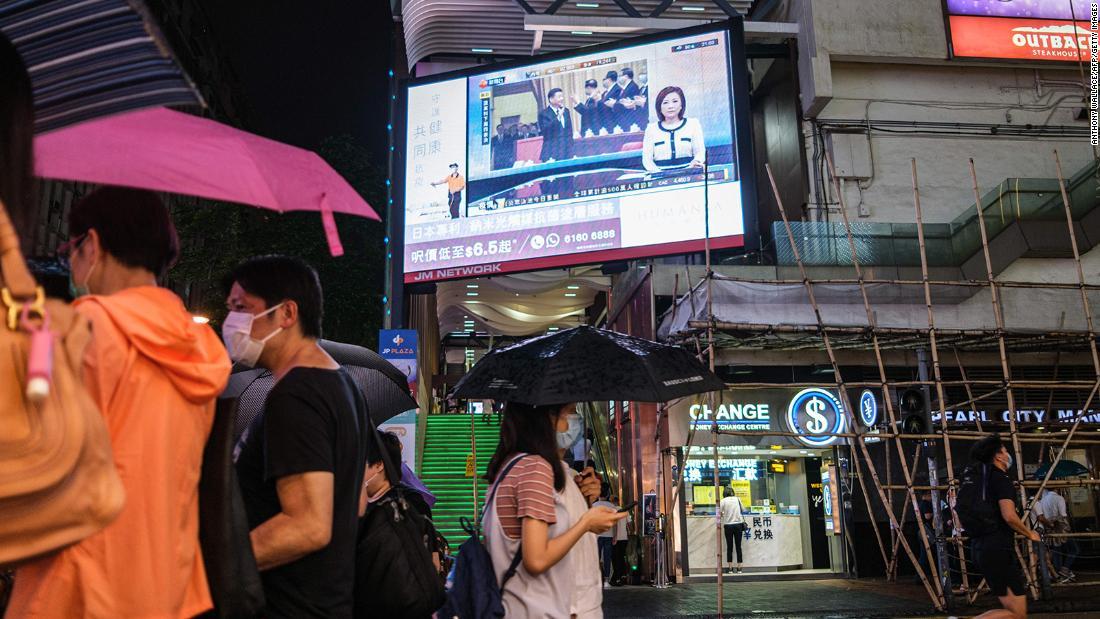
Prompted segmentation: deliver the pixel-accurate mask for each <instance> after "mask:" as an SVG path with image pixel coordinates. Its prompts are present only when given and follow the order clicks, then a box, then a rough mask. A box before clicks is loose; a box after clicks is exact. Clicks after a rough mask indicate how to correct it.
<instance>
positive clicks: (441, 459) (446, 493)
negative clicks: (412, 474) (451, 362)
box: [420, 415, 500, 550]
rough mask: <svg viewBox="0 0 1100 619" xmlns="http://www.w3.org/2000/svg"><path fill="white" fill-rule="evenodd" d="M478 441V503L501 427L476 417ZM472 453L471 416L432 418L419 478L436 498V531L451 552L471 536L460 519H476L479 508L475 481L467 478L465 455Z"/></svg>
mask: <svg viewBox="0 0 1100 619" xmlns="http://www.w3.org/2000/svg"><path fill="white" fill-rule="evenodd" d="M474 437H475V439H476V441H477V482H478V488H477V489H478V504H479V505H480V503H481V502H482V501H484V500H485V487H486V485H487V484H486V483H485V480H484V476H485V468H486V466H487V465H488V464H489V459H490V458H492V456H493V452H494V451H495V450H496V448H497V443H499V442H500V427H499V426H497V425H496V424H492V425H486V424H485V423H484V422H483V421H482V420H481V417H480V416H474ZM470 453H471V450H470V416H469V415H429V416H428V419H427V429H426V431H425V435H424V457H423V460H422V461H421V465H420V469H421V470H420V479H421V481H423V482H424V485H425V486H427V487H428V489H429V490H431V491H432V493H433V494H435V496H436V499H437V500H436V504H435V507H433V508H432V520H433V522H434V523H435V527H436V529H438V530H439V532H441V533H442V534H443V535H444V537H446V538H447V541H448V542H450V544H451V548H452V550H457V549H458V545H459V544H461V543H462V542H463V541H465V540H466V538H467V537H468V536H467V534H466V532H465V531H463V530H462V525H461V524H460V523H459V519H460V518H461V517H463V516H465V517H467V518H469V519H471V520H473V518H474V515H475V513H476V512H475V509H476V506H475V505H474V500H473V492H474V490H473V482H474V480H473V479H472V478H470V477H466V456H467V455H468V454H470Z"/></svg>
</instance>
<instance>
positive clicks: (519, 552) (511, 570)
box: [477, 453, 530, 592]
mask: <svg viewBox="0 0 1100 619" xmlns="http://www.w3.org/2000/svg"><path fill="white" fill-rule="evenodd" d="M528 455H530V454H525V453H521V454H519V455H517V456H516V457H515V458H512V460H511V461H510V462H509V463H508V464H506V465H504V468H502V469H500V472H499V473H497V478H496V479H494V480H493V487H492V489H491V490H489V495H488V496H487V497H486V499H485V509H484V510H482V512H481V517H480V518H478V520H477V525H478V528H479V529H480V528H481V523H482V521H483V520H485V513H486V512H488V511H489V509H491V506H492V504H493V499H494V498H496V494H497V487H498V486H500V482H501V481H503V480H504V478H505V477H507V476H508V473H509V472H510V471H511V470H512V467H514V466H515V465H516V464H518V463H519V461H520V460H522V459H524V458H526V457H527V456H528ZM522 540H523V538H522V537H520V543H519V547H518V548H516V556H514V557H512V562H511V563H509V564H508V569H507V570H506V571H505V572H504V576H503V577H502V578H501V580H500V590H501V591H502V592H503V591H504V585H506V584H508V581H509V580H511V579H512V577H513V576H515V575H516V571H517V570H518V569H519V563H520V561H522V560H523V541H522Z"/></svg>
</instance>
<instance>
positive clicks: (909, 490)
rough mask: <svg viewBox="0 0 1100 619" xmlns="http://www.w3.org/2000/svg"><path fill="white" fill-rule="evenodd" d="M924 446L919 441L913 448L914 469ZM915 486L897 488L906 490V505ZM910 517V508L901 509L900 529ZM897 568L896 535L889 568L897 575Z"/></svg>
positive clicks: (901, 529) (891, 549) (903, 503)
mask: <svg viewBox="0 0 1100 619" xmlns="http://www.w3.org/2000/svg"><path fill="white" fill-rule="evenodd" d="M923 447H924V446H923V444H921V443H917V448H916V449H915V450H913V465H912V468H914V469H915V468H917V464H918V463H919V462H920V454H921V451H922V449H923ZM883 488H884V489H885V488H887V486H886V485H884V486H883ZM915 488H916V486H913V487H906V486H900V487H896V488H895V489H897V490H905V491H906V492H905V500H904V501H902V503H901V504H902V505H905V504H906V503H908V502H909V501H910V500H911V499H912V495H913V490H914V489H915ZM890 508H891V509H893V505H891V506H890ZM908 519H909V510H906V509H903V510H901V516H900V517H899V519H898V531H904V530H905V521H906V520H908ZM897 569H898V540H897V537H895V538H894V543H893V545H892V546H891V547H890V564H889V570H890V571H892V572H894V573H895V575H896V574H897Z"/></svg>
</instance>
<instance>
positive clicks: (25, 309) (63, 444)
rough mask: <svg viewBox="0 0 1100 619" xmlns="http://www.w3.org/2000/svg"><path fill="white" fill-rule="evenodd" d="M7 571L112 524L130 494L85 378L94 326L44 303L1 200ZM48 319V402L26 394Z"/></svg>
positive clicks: (0, 386)
mask: <svg viewBox="0 0 1100 619" xmlns="http://www.w3.org/2000/svg"><path fill="white" fill-rule="evenodd" d="M0 310H3V311H2V312H0V566H5V565H7V566H10V565H14V564H17V563H20V562H23V561H25V560H27V559H31V558H34V557H38V556H40V555H43V554H46V553H49V552H52V551H56V550H59V549H61V548H64V547H66V546H68V545H70V544H73V543H76V542H78V541H80V540H82V539H84V538H85V537H88V536H89V535H91V534H93V533H95V532H97V531H99V530H100V529H102V528H103V527H105V526H107V525H108V524H110V523H111V521H113V520H114V519H115V517H116V516H118V513H119V512H120V511H122V504H123V501H124V498H125V490H124V489H123V487H122V480H121V479H119V476H118V471H117V470H115V465H114V460H113V458H112V457H111V441H110V437H109V436H108V434H107V427H106V425H105V423H104V421H103V416H102V415H101V414H100V413H99V410H98V409H97V408H96V405H95V402H94V401H93V400H92V398H91V396H90V395H89V394H88V391H87V390H86V389H85V387H84V384H83V381H82V380H81V363H82V357H83V354H84V347H85V345H86V344H87V343H88V338H89V337H90V335H91V330H90V326H89V323H88V321H87V319H85V318H84V317H83V316H81V315H80V314H78V313H76V312H75V311H74V310H73V308H72V307H70V306H69V305H68V304H66V303H64V302H62V301H58V300H55V299H46V298H45V295H44V293H43V291H42V288H40V287H38V286H36V284H35V281H34V278H32V277H31V274H30V272H29V271H27V266H26V263H25V262H24V260H23V255H22V252H21V251H20V249H19V239H18V237H17V236H16V234H15V230H14V228H13V227H12V224H11V220H10V219H9V218H8V213H7V211H6V209H5V208H4V205H3V203H2V202H0ZM47 320H48V326H49V329H50V331H52V332H53V342H52V347H51V348H52V351H53V371H52V374H51V385H50V388H49V393H48V395H45V397H44V398H34V399H32V398H30V397H28V396H27V389H26V386H27V382H28V370H27V362H28V356H29V354H30V342H31V334H30V333H29V332H28V330H27V328H26V327H27V325H28V324H34V325H42V324H44V323H45V321H47Z"/></svg>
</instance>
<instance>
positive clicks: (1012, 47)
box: [950, 15, 1092, 62]
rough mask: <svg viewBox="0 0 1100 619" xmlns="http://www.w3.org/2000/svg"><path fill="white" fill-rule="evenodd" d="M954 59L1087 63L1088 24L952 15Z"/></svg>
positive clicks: (1088, 53) (1084, 22) (1051, 20)
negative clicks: (956, 57) (955, 57)
mask: <svg viewBox="0 0 1100 619" xmlns="http://www.w3.org/2000/svg"><path fill="white" fill-rule="evenodd" d="M950 23H951V47H952V50H953V51H954V55H955V56H959V57H966V58H1000V59H1012V60H1016V59H1018V60H1049V61H1060V62H1078V61H1082V62H1088V61H1089V60H1091V59H1092V54H1091V53H1090V52H1089V22H1087V21H1077V22H1073V21H1070V20H1058V19H1018V18H1006V17H969V16H963V15H952V16H951V17H950Z"/></svg>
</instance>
